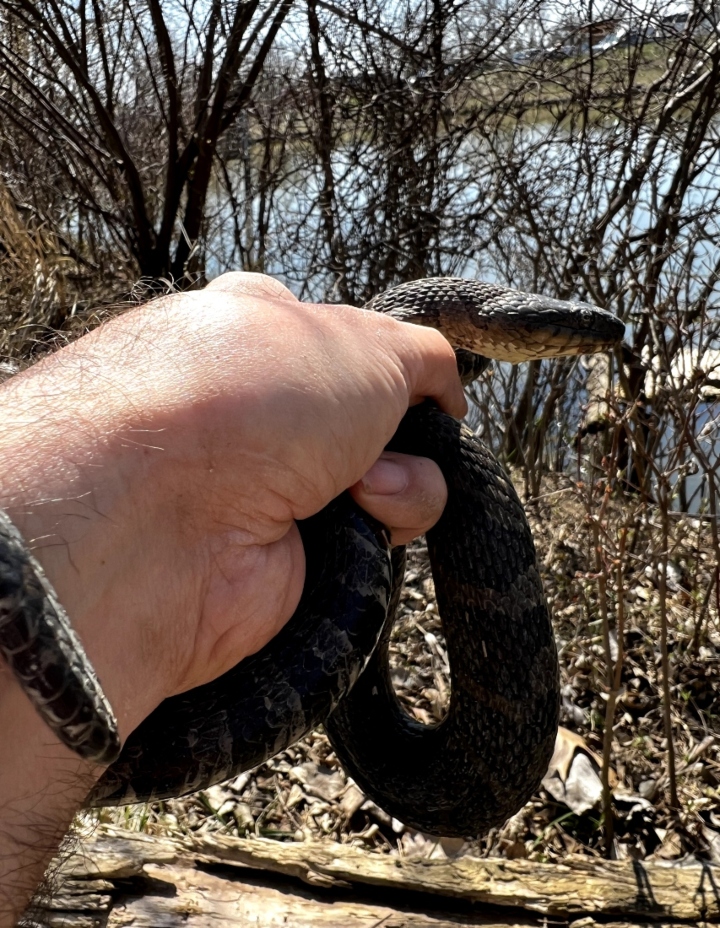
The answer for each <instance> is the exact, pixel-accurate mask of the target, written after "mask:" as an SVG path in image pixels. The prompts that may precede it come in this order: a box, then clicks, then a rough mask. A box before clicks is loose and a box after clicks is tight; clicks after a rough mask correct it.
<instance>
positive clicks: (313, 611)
mask: <svg viewBox="0 0 720 928" xmlns="http://www.w3.org/2000/svg"><path fill="white" fill-rule="evenodd" d="M368 308H370V309H373V310H378V311H381V312H390V313H392V315H393V316H395V317H396V318H398V319H402V320H406V321H412V322H416V323H419V324H424V325H434V326H436V327H438V328H440V330H441V331H442V332H443V334H445V335H446V336H447V337H448V339H449V340H450V341H451V343H452V344H453V345H454V346H455V347H456V349H457V350H458V351H457V353H458V364H459V367H460V370H461V373H463V374H464V379H465V381H468V382H469V381H470V380H471V379H472V378H473V376H476V375H477V373H478V372H479V371H481V370H482V369H483V368H484V367H485V365H486V364H487V359H488V358H490V357H493V358H497V359H499V360H506V361H511V362H516V361H520V360H531V359H535V358H540V357H550V356H557V355H563V354H581V353H584V352H588V351H598V350H602V349H603V348H606V347H609V346H611V345H613V344H615V343H617V342H618V341H619V340H620V339H621V338H622V334H623V326H622V323H620V322H619V321H618V320H617V319H616V318H615V317H614V316H612V315H611V314H609V313H606V312H604V311H602V310H597V309H595V308H593V307H591V306H588V305H586V304H570V303H563V302H559V301H555V300H548V299H544V298H542V297H535V296H531V295H528V294H522V293H518V292H517V291H512V290H507V289H505V288H501V287H496V286H493V285H488V284H483V283H480V282H477V281H467V280H452V279H437V280H427V281H418V282H415V283H412V284H406V285H403V286H401V287H397V288H394V289H393V290H390V291H387V293H385V294H383V295H381V296H380V297H378V298H376V299H375V300H374V301H373V302H372V303H371V304H370V305H369V306H368ZM389 447H390V448H392V449H393V450H397V451H403V452H405V453H409V454H418V455H423V456H427V457H430V458H433V459H434V460H436V461H437V462H438V464H439V465H440V467H441V469H442V471H443V473H444V475H445V478H446V481H447V483H448V503H447V506H446V508H445V511H444V513H443V516H442V518H441V519H440V521H439V522H438V524H437V525H436V526H435V527H434V528H433V529H432V530H431V531H430V532H428V535H427V541H428V550H429V553H430V560H431V566H432V571H433V577H434V580H435V588H436V592H437V599H438V606H439V611H440V616H441V618H442V622H443V630H444V632H445V637H446V641H447V647H448V656H449V660H450V668H451V697H450V706H449V709H448V713H447V716H446V717H445V719H444V720H443V721H442V722H441V723H440V724H438V725H435V726H425V725H421V724H419V723H417V722H415V721H413V720H411V719H410V718H409V717H408V716H407V714H406V713H405V712H404V711H403V710H402V709H401V707H400V705H399V703H398V701H397V698H396V696H395V693H394V691H393V688H392V685H391V682H390V676H389V668H388V654H387V651H388V640H389V635H390V630H391V628H392V622H393V617H394V608H395V605H396V603H397V600H398V597H399V591H400V586H401V583H402V573H403V570H402V565H403V560H404V558H403V551H402V549H397V548H396V549H394V550H393V552H392V557H391V553H390V549H389V546H388V544H387V538H386V536H385V532H384V530H383V528H382V526H380V525H378V524H376V523H375V522H374V521H373V520H372V519H371V518H370V517H368V516H367V515H366V514H364V513H363V512H362V511H361V510H359V509H358V508H357V507H356V506H355V504H354V503H353V502H352V501H351V500H350V498H349V497H348V496H347V495H345V494H344V495H342V496H341V497H339V498H338V499H337V500H335V501H334V502H333V503H332V504H331V505H330V506H328V507H327V508H326V509H325V510H323V511H322V512H321V513H319V514H318V515H317V516H314V517H313V518H312V519H309V520H306V522H304V523H302V524H301V525H300V530H301V534H302V536H303V542H304V545H305V549H306V556H307V579H306V584H305V590H304V593H303V597H302V600H301V603H300V605H299V607H298V610H297V611H296V613H295V615H294V616H293V618H292V619H291V620H290V622H289V623H288V624H287V625H286V626H285V628H284V629H283V630H282V631H281V632H280V633H279V634H278V635H277V636H276V637H275V638H274V639H273V640H272V641H271V642H270V643H269V644H268V645H267V646H266V647H265V648H263V650H262V651H260V652H259V653H258V654H255V655H253V656H251V657H249V658H246V659H245V660H244V661H243V662H242V663H241V664H239V665H238V666H237V667H235V668H234V669H233V670H231V671H229V672H228V673H226V674H224V675H223V676H222V677H220V678H219V679H217V680H215V681H213V682H212V683H209V684H206V685H205V686H202V687H198V688H197V689H194V690H191V691H190V692H188V693H184V694H182V695H180V696H175V697H173V698H172V699H168V700H166V701H165V702H164V703H162V705H160V706H159V707H158V708H157V709H156V710H155V712H153V713H152V714H151V715H150V717H149V718H148V719H146V720H145V722H143V723H142V724H141V725H140V726H139V727H138V728H137V729H136V730H135V731H134V732H133V733H132V735H131V736H130V737H129V738H128V740H127V742H126V743H125V745H124V746H123V749H122V752H121V754H120V756H119V758H118V759H117V760H115V761H114V763H112V764H111V765H110V766H109V768H108V770H107V771H106V773H105V774H104V776H103V777H102V779H101V780H100V781H99V783H98V784H97V786H96V787H95V789H94V790H93V792H92V794H91V796H90V797H89V800H88V802H89V804H91V805H110V804H115V803H123V802H133V801H138V800H151V799H162V798H167V797H172V796H179V795H183V794H184V793H188V792H191V791H194V790H197V789H202V788H205V787H208V786H210V785H211V784H213V783H216V782H219V781H222V780H225V779H228V778H229V777H232V776H234V775H236V774H237V773H238V772H240V771H241V770H244V769H247V768H249V767H252V766H255V765H256V764H258V763H261V762H262V761H264V760H266V759H267V758H268V757H270V756H272V755H273V754H275V753H277V752H278V751H281V750H283V749H284V748H285V747H287V746H288V745H290V744H292V743H293V742H294V741H296V740H297V739H299V738H301V737H302V736H303V735H304V734H306V733H307V732H308V731H310V730H311V729H312V728H314V727H315V726H317V725H319V724H321V723H323V722H324V723H325V726H326V729H327V731H328V734H329V736H330V739H331V741H332V744H333V747H334V748H335V751H336V753H337V754H338V757H339V758H340V760H341V762H342V764H343V766H345V768H346V770H347V771H348V772H349V773H350V774H351V775H352V776H353V777H354V779H355V780H356V781H357V783H358V784H359V785H360V787H361V788H362V789H363V790H364V791H365V792H366V793H367V795H369V796H370V797H371V798H372V799H373V800H374V801H375V802H377V803H378V804H379V805H381V806H382V807H383V808H385V809H386V810H387V811H388V812H390V813H391V814H392V815H393V816H395V817H396V818H398V819H400V820H402V821H404V822H406V823H408V824H410V825H412V826H414V827H416V828H419V829H422V830H423V831H427V832H431V833H434V834H440V835H480V834H483V833H485V832H486V831H487V830H488V829H489V828H491V827H493V826H496V825H499V824H501V823H502V822H503V821H505V819H507V818H508V817H509V816H510V815H512V814H513V813H514V812H516V811H517V810H518V809H519V808H520V807H521V806H522V805H523V804H524V803H525V802H526V801H527V799H528V798H529V797H530V795H531V794H532V792H533V790H534V789H535V788H536V787H537V785H538V783H539V781H540V779H541V778H542V776H543V775H544V773H545V770H546V768H547V765H548V762H549V759H550V756H551V755H552V751H553V745H554V741H555V734H556V730H557V721H558V667H557V656H556V650H555V644H554V639H553V633H552V628H551V624H550V618H549V614H548V609H547V605H546V602H545V598H544V595H543V591H542V586H541V583H540V578H539V575H538V570H537V566H536V561H535V549H534V546H533V541H532V537H531V534H530V529H529V527H528V524H527V520H526V518H525V514H524V512H523V509H522V506H521V504H520V502H519V500H518V498H517V495H516V493H515V491H514V489H513V487H512V484H511V483H510V481H509V479H508V477H507V476H506V474H505V473H504V471H503V470H502V468H501V467H500V466H499V465H498V464H497V462H496V461H495V460H494V458H493V457H492V455H491V454H490V453H489V451H488V450H487V449H486V448H485V447H484V446H483V445H482V443H481V442H480V441H479V440H478V439H477V438H476V437H475V436H474V435H473V434H472V433H471V432H470V431H469V430H468V429H467V428H466V427H465V426H463V425H461V424H460V423H458V422H456V421H455V420H453V419H452V418H450V417H449V416H446V415H445V414H443V413H441V412H440V411H438V410H437V409H436V408H434V407H433V406H431V405H430V404H423V405H422V406H419V407H415V408H413V409H411V410H410V411H409V412H408V413H407V415H406V416H405V418H404V419H403V422H402V423H401V426H400V428H399V429H398V432H397V433H396V435H395V437H394V438H393V441H392V443H391V445H390V446H389ZM391 561H392V563H391ZM4 602H5V600H3V581H2V575H1V574H0V649H2V650H3V653H5V655H6V656H7V655H8V653H9V649H8V648H7V647H6V646H4V644H3V642H4V641H7V640H10V639H12V641H13V649H12V654H11V655H10V662H11V665H13V666H17V664H18V660H17V656H18V654H22V655H23V660H24V666H25V667H26V668H27V666H29V665H30V664H33V663H34V664H35V665H37V666H43V661H44V663H45V664H48V660H47V659H45V658H48V659H49V662H50V664H51V665H52V667H53V668H54V670H53V673H54V674H55V677H54V679H56V678H57V668H58V667H59V666H60V665H61V663H62V662H61V661H59V658H58V656H57V653H56V652H54V651H53V653H52V654H51V655H49V656H48V655H47V654H45V657H43V654H44V652H46V651H47V650H48V649H50V650H51V651H52V646H51V644H49V643H48V642H49V641H50V639H49V638H48V635H47V634H45V635H44V637H43V636H42V635H38V634H35V633H34V632H33V630H32V629H28V628H27V627H25V626H23V629H21V633H18V628H17V627H14V626H13V619H12V615H11V610H10V611H9V610H8V608H7V607H5V609H4V611H3V604H4ZM16 611H17V610H16ZM8 616H10V617H9V618H8ZM51 624H52V623H51ZM13 635H14V637H13ZM51 637H52V636H51ZM38 642H40V644H39V645H38ZM33 648H35V649H36V650H38V648H39V652H40V653H39V657H40V660H39V661H38V660H34V661H33V660H28V659H27V658H28V654H31V653H32V649H33ZM36 657H37V655H36ZM13 661H14V663H13ZM78 666H80V665H78V664H77V662H76V663H75V665H74V667H75V675H76V676H77V667H78ZM71 670H72V668H70V667H69V666H68V669H67V674H68V675H69V674H70V673H71ZM81 675H82V674H81ZM25 676H26V677H27V674H25ZM76 682H77V681H75V683H73V686H69V685H68V689H67V693H68V694H70V695H68V704H67V705H64V704H63V699H62V698H61V695H62V692H65V691H64V690H62V689H61V688H59V689H58V692H57V693H55V694H54V701H53V706H54V711H55V714H56V715H57V714H58V707H59V711H60V714H61V715H62V714H64V715H65V716H66V717H67V715H68V713H70V714H72V712H73V711H76V712H77V714H78V717H79V718H80V717H83V718H84V717H85V714H86V712H87V705H86V704H82V705H81V703H82V700H79V699H78V695H77V686H76V685H75V684H76ZM25 683H26V684H27V680H25ZM57 683H58V687H61V685H62V684H63V683H65V684H67V680H65V681H62V680H59V678H58V679H57ZM32 685H33V684H32V681H31V682H30V684H29V686H30V688H31V687H32ZM44 685H45V690H47V688H48V686H47V681H45V684H44ZM73 687H74V688H73ZM50 688H51V689H52V687H50ZM36 690H37V686H36ZM88 694H89V695H88V696H87V699H86V703H88V704H90V705H92V703H93V701H94V700H96V695H97V694H96V693H95V691H94V690H93V689H92V687H90V689H89V690H88ZM37 702H38V700H37V699H36V703H37ZM66 721H67V719H66ZM66 727H67V726H66ZM55 728H56V730H58V726H57V725H56V726H55ZM93 738H94V739H95V741H97V729H96V728H94V729H93ZM111 738H112V732H109V733H108V740H107V743H106V745H105V755H104V756H105V758H106V759H110V758H109V757H108V754H110V755H111V754H112V753H113V750H112V745H111V744H110V742H111ZM97 754H98V752H96V755H97Z"/></svg>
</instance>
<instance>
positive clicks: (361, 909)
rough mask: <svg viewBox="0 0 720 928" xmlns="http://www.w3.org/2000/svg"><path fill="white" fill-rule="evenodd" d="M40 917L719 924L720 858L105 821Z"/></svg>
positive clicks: (90, 927)
mask: <svg viewBox="0 0 720 928" xmlns="http://www.w3.org/2000/svg"><path fill="white" fill-rule="evenodd" d="M50 885H51V887H52V892H51V893H49V894H48V896H47V898H45V899H44V900H41V901H40V902H39V903H38V905H37V907H36V908H35V909H34V910H33V912H32V914H29V915H28V919H27V924H35V925H42V926H48V928H60V926H63V928H101V926H102V928H105V926H108V928H110V926H116V925H118V926H119V925H132V926H133V928H146V926H147V928H151V926H152V928H174V926H179V925H183V926H186V928H205V926H210V925H213V926H217V925H218V924H232V925H233V926H238V928H245V926H248V928H249V926H250V925H252V926H254V928H258V926H259V928H264V926H267V928H274V926H280V925H284V926H286V928H287V926H293V928H315V926H317V928H325V926H330V925H333V926H345V925H347V926H349V928H356V926H357V928H380V926H382V928H402V926H407V928H409V926H411V925H412V926H413V928H451V926H459V925H467V926H480V925H482V926H485V928H488V926H491V925H497V926H498V928H499V926H503V928H508V926H511V925H514V926H517V928H531V926H532V928H538V926H540V925H544V926H547V925H548V918H550V919H552V921H553V922H559V923H565V924H568V923H570V924H572V926H573V928H586V926H591V925H593V924H594V923H595V922H596V920H597V921H598V922H602V924H603V925H604V926H606V928H610V926H611V925H612V926H616V928H624V926H629V925H630V924H634V925H637V924H640V923H643V924H644V923H651V922H652V923H653V924H654V925H656V926H658V925H662V926H665V928H670V926H675V925H678V926H679V925H684V926H687V925H688V924H697V923H699V922H705V923H712V922H720V867H716V866H713V865H711V864H704V863H699V862H693V863H671V862H647V861H646V862H639V861H597V860H588V859H584V858H577V857H576V858H571V859H569V860H567V861H566V862H564V863H562V864H545V863H537V862H532V861H528V860H512V861H511V860H498V859H495V860H480V859H476V858H470V857H461V858H458V859H455V860H434V859H433V860H424V859H416V858H411V859H404V858H400V857H395V856H391V855H383V854H378V853H368V852H364V851H362V850H360V849H358V848H355V847H351V846H348V845H342V844H334V843H327V844H324V843H310V842H308V843H287V844H286V843H281V842H278V841H270V840H267V839H261V838H257V839H239V838H231V837H226V836H218V835H209V834H204V835H200V836H196V837H185V838H172V839H171V838H159V837H152V836H148V835H143V834H137V833H131V832H124V831H121V830H120V829H115V828H111V827H100V828H98V830H97V831H96V832H95V833H94V834H93V835H91V836H90V837H87V838H82V839H81V840H78V841H77V844H76V846H75V847H74V848H73V849H72V851H71V852H69V851H68V852H66V854H65V856H64V857H63V858H62V859H61V860H59V862H58V863H57V865H56V867H55V868H54V869H53V870H52V871H51V878H50Z"/></svg>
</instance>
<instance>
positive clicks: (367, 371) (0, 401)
mask: <svg viewBox="0 0 720 928" xmlns="http://www.w3.org/2000/svg"><path fill="white" fill-rule="evenodd" d="M425 397H430V398H432V399H433V400H434V401H435V402H436V403H437V404H438V405H439V406H441V407H442V408H443V409H445V410H446V411H447V412H449V413H450V414H451V415H454V416H462V415H463V413H464V412H465V399H464V396H463V391H462V388H461V386H460V382H459V380H458V377H457V372H456V367H455V360H454V355H453V352H452V350H451V348H450V346H449V345H448V343H447V342H446V341H445V340H444V339H443V338H442V336H440V335H439V334H438V333H436V332H434V331H432V330H431V329H425V328H421V327H418V326H412V325H407V324H404V323H399V322H395V321H394V320H393V319H390V318H387V317H384V316H380V315H378V314H371V313H365V312H363V311H361V310H356V309H352V308H349V307H338V306H322V305H311V304H304V303H299V302H298V301H297V300H296V299H295V298H294V297H293V296H292V294H291V293H290V292H289V291H288V290H286V289H285V288H284V287H282V286H281V285H280V284H278V283H277V282H276V281H273V280H272V279H270V278H267V277H264V276H261V275H254V274H226V275H223V276H222V277H220V278H218V279H217V280H215V281H214V282H213V283H212V284H210V285H209V286H208V287H207V288H206V289H205V290H202V291H196V292H193V293H188V294H175V295H172V296H170V297H165V298H163V299H161V300H158V301H155V302H154V303H151V304H148V305H147V306H144V307H140V308H139V309H136V310H133V311H132V312H129V313H126V314H125V315H123V316H120V317H118V318H116V319H114V320H113V321H112V322H108V323H106V324H105V325H103V326H101V327H100V328H98V329H96V330H94V331H93V332H92V333H90V334H89V335H86V336H84V337H83V338H81V339H79V340H78V341H76V342H74V343H73V344H72V345H70V346H68V347H66V348H64V349H62V350H61V351H59V352H56V353H55V354H53V355H51V356H49V357H48V358H46V359H44V360H43V361H42V362H41V363H39V364H37V365H36V366H34V367H33V368H31V369H30V370H29V371H27V372H25V373H23V374H21V375H19V376H16V377H14V378H12V379H11V380H10V381H8V382H6V383H5V384H4V385H3V386H2V387H0V508H3V509H5V510H6V511H7V512H8V514H9V515H10V517H11V518H12V519H13V521H14V522H15V524H16V525H17V526H18V528H19V529H20V531H21V532H22V533H23V535H24V537H25V538H26V539H27V540H28V542H29V543H30V544H31V545H32V547H33V549H34V552H35V554H36V556H37V558H38V559H39V560H40V562H41V563H42V565H43V568H44V569H45V571H46V573H47V575H48V577H49V579H50V580H51V582H52V583H53V585H54V586H55V589H56V591H57V593H58V595H59V598H60V600H61V602H62V603H63V604H64V606H65V608H66V610H67V612H68V614H69V615H70V617H71V620H72V623H73V626H74V627H75V628H76V630H77V631H78V633H79V635H80V636H81V638H82V641H83V643H84V645H85V648H86V650H87V652H88V655H89V657H90V659H91V660H92V662H93V664H94V666H95V668H96V670H97V671H98V674H99V676H100V679H101V682H102V685H103V688H104V690H105V692H106V694H107V696H108V698H109V699H110V702H111V704H112V706H113V709H114V711H115V713H116V715H117V718H118V723H119V727H120V732H121V735H122V736H123V737H126V736H127V734H128V733H129V732H130V731H132V730H133V728H135V727H136V726H137V724H138V723H139V722H140V721H141V720H142V719H143V718H145V717H146V716H147V715H148V714H149V713H150V712H151V711H152V710H153V709H154V708H155V707H156V706H157V705H158V704H159V703H160V702H161V701H162V700H163V699H165V698H166V697H168V696H171V695H173V694H175V693H179V692H182V691H184V690H187V689H190V688H192V687H194V686H198V685H199V684H201V683H205V682H207V681H209V680H211V679H213V678H215V677H217V676H218V675H220V674H221V673H223V672H224V671H226V670H227V669H229V668H230V667H232V666H234V665H235V664H237V663H238V662H239V661H240V660H242V659H243V657H245V656H246V655H248V654H251V653H253V652H254V651H256V650H258V649H259V648H261V647H262V646H263V645H264V644H265V643H266V642H267V641H268V640H269V639H270V638H271V637H272V636H273V635H274V634H275V633H276V632H277V631H278V629H280V628H281V627H282V625H283V624H284V623H285V622H286V621H287V620H288V618H289V617H290V616H291V615H292V613H293V611H294V609H295V607H296V605H297V602H298V600H299V597H300V593H301V591H302V587H303V582H304V571H305V561H304V552H303V548H302V544H301V542H300V537H299V534H298V530H297V527H296V525H295V520H296V519H303V518H306V517H307V516H309V515H311V514H312V513H314V512H317V511H318V510H319V509H321V508H322V507H323V506H324V505H325V504H326V503H328V502H329V501H330V500H331V499H332V498H333V497H335V496H336V495H337V494H338V493H339V492H341V491H342V490H343V489H346V488H350V489H351V493H352V494H353V496H354V497H355V499H356V500H357V501H358V502H359V503H360V505H361V506H363V508H365V509H366V510H367V511H368V512H369V513H371V514H372V515H373V516H375V517H376V518H377V519H379V520H380V521H381V522H383V523H384V524H385V525H387V526H388V527H389V528H390V529H391V532H392V537H393V541H394V543H396V544H402V543H405V542H407V541H409V540H410V539H411V538H413V537H415V536H416V535H419V534H422V533H423V532H424V531H426V529H428V528H429V527H430V526H431V525H433V524H434V522H435V521H437V519H438V518H439V516H440V513H441V512H442V508H443V506H444V503H445V499H446V488H445V483H444V480H443V478H442V475H441V473H440V471H439V469H438V468H437V466H436V465H435V464H434V463H433V462H431V461H428V460H425V459H421V458H412V457H408V456H404V455H398V454H386V453H383V448H384V446H385V444H386V443H387V441H388V439H389V438H390V437H391V435H392V434H393V432H394V431H395V428H396V426H397V424H398V423H399V421H400V419H401V418H402V416H403V414H404V412H405V411H406V409H407V407H408V406H409V405H410V404H413V403H417V402H420V401H421V400H422V399H424V398H425ZM0 758H1V763H0V928H6V926H10V925H13V924H14V923H15V921H16V919H17V917H18V916H19V914H20V913H21V912H22V910H23V908H24V906H25V905H26V904H27V901H28V899H29V896H30V895H31V893H32V891H33V889H34V887H35V886H36V885H37V882H38V880H39V879H40V877H41V875H42V872H43V870H44V868H45V866H46V864H47V861H48V859H49V857H50V856H51V855H52V853H53V852H54V851H55V849H56V848H57V844H58V841H59V839H60V838H61V837H62V835H63V834H64V832H65V831H66V829H67V827H68V824H69V822H70V820H71V818H72V815H73V814H74V812H75V811H76V810H77V809H78V808H79V807H80V806H81V805H82V802H83V799H84V797H85V796H86V794H87V792H88V790H89V788H90V786H91V785H92V783H93V782H94V780H95V779H96V778H97V777H98V776H99V775H100V773H101V772H102V770H101V769H100V768H98V767H93V766H92V765H90V764H87V763H85V762H83V761H81V760H79V759H78V758H77V757H76V756H75V755H73V754H72V753H71V752H70V751H68V750H67V749H66V748H64V747H63V746H62V745H61V744H59V742H57V741H56V739H55V738H54V737H53V736H52V734H51V733H50V731H49V730H48V729H47V728H46V727H45V725H44V723H43V722H42V721H41V720H40V718H39V717H38V716H37V715H36V713H35V711H34V709H33V708H32V706H31V705H30V703H29V701H28V700H27V698H26V697H25V695H24V693H23V692H22V691H21V690H20V688H19V687H18V686H17V684H16V683H15V681H14V679H13V678H12V676H11V674H10V672H9V671H8V669H7V668H6V667H5V666H4V665H3V664H1V663H0Z"/></svg>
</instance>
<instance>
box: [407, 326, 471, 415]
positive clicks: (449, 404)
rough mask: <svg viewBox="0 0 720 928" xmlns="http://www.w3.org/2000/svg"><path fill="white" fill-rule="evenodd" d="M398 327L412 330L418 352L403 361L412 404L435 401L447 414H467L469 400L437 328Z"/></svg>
mask: <svg viewBox="0 0 720 928" xmlns="http://www.w3.org/2000/svg"><path fill="white" fill-rule="evenodd" d="M398 325H401V326H403V327H407V328H408V329H412V336H411V338H412V341H413V342H414V345H415V352H414V353H413V352H411V353H410V357H409V360H408V359H403V360H404V361H405V364H406V369H407V374H408V388H409V394H410V405H411V406H414V405H416V404H417V403H421V402H422V401H423V400H424V399H432V400H434V401H435V402H436V403H437V404H438V406H439V407H440V409H442V410H443V411H444V412H446V413H448V414H449V415H451V416H454V417H455V418H456V419H462V417H463V416H464V415H465V414H466V413H467V409H468V406H467V399H466V398H465V390H464V389H463V385H462V384H461V383H460V375H459V374H458V369H457V361H456V360H455V352H454V351H453V349H452V346H451V345H450V343H449V342H448V341H447V339H446V338H445V337H444V336H443V335H441V334H440V332H438V331H437V330H436V329H431V328H428V327H427V326H421V325H414V324H413V323H410V322H399V323H398ZM407 334H408V335H409V334H410V333H407Z"/></svg>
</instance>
